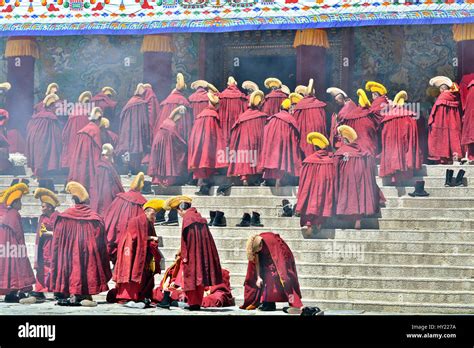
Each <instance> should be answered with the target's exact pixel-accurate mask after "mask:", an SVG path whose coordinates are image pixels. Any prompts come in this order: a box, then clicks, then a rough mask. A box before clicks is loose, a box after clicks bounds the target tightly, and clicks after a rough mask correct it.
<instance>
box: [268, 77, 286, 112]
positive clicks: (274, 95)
mask: <svg viewBox="0 0 474 348" xmlns="http://www.w3.org/2000/svg"><path fill="white" fill-rule="evenodd" d="M264 84H265V87H267V88H268V89H271V92H270V93H268V94H267V95H266V96H265V102H264V104H263V106H262V111H263V112H264V113H265V114H267V115H275V114H277V113H278V112H279V111H280V106H281V103H283V101H284V100H285V99H286V98H288V95H287V94H286V93H285V92H283V91H282V90H281V87H282V86H283V85H282V83H281V81H280V80H278V79H276V78H273V77H270V78H268V79H266V80H265V83H264Z"/></svg>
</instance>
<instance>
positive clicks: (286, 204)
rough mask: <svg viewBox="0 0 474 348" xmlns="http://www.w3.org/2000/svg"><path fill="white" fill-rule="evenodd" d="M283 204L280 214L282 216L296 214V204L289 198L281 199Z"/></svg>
mask: <svg viewBox="0 0 474 348" xmlns="http://www.w3.org/2000/svg"><path fill="white" fill-rule="evenodd" d="M281 205H282V207H283V209H282V212H281V214H280V216H281V217H292V216H293V215H295V210H296V204H294V205H292V204H291V203H290V201H289V200H287V199H284V200H282V201H281Z"/></svg>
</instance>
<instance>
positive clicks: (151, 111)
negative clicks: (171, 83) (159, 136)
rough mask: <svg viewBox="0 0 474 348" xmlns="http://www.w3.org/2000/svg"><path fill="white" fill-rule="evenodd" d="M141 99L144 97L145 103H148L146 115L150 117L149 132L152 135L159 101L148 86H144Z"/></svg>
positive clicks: (158, 114)
mask: <svg viewBox="0 0 474 348" xmlns="http://www.w3.org/2000/svg"><path fill="white" fill-rule="evenodd" d="M143 99H145V102H146V104H147V105H148V117H149V119H150V132H151V133H152V134H151V136H152V137H153V131H151V129H153V127H154V125H155V123H156V120H157V119H158V117H159V116H160V112H161V110H160V101H159V100H158V97H157V96H156V94H155V92H154V91H153V89H151V88H150V87H146V88H145V93H143Z"/></svg>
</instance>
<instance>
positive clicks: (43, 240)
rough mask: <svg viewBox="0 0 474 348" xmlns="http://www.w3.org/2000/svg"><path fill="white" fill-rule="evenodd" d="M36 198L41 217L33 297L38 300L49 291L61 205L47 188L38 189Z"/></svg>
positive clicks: (37, 234) (37, 232) (37, 233)
mask: <svg viewBox="0 0 474 348" xmlns="http://www.w3.org/2000/svg"><path fill="white" fill-rule="evenodd" d="M34 196H35V198H36V199H39V200H40V202H41V216H40V218H39V220H38V229H37V231H36V245H35V246H36V253H35V269H36V285H35V292H34V293H32V295H33V296H34V297H36V298H38V299H44V298H45V296H44V292H48V291H49V282H50V273H51V246H52V244H53V228H54V224H55V222H56V218H57V217H58V214H59V213H58V212H57V211H56V208H57V207H59V205H60V203H59V199H58V197H57V196H56V194H55V193H54V192H52V191H50V190H48V189H46V188H42V187H40V188H37V189H36V191H35V194H34Z"/></svg>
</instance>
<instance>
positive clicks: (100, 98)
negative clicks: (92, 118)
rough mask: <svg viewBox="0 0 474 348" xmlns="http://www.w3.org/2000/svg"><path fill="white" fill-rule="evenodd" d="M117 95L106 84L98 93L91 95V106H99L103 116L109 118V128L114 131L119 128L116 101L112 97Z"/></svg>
mask: <svg viewBox="0 0 474 348" xmlns="http://www.w3.org/2000/svg"><path fill="white" fill-rule="evenodd" d="M116 95H117V92H116V91H115V89H113V88H112V87H109V86H106V87H104V88H102V90H101V91H100V93H98V94H96V95H95V96H93V97H92V99H91V102H92V104H93V106H96V107H99V108H100V109H101V110H102V112H103V113H104V117H106V118H107V119H109V120H110V122H111V123H112V124H111V130H112V131H113V132H114V133H116V132H118V131H119V129H120V118H118V117H117V115H116V114H115V108H116V107H117V101H116V100H114V99H113V98H114V97H115V96H116Z"/></svg>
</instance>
